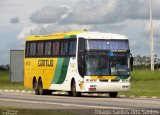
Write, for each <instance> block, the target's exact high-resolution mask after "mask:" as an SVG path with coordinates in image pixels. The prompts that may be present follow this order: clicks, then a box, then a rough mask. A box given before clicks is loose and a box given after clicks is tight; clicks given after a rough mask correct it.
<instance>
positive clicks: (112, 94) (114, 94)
mask: <svg viewBox="0 0 160 115" xmlns="http://www.w3.org/2000/svg"><path fill="white" fill-rule="evenodd" d="M117 95H118V92H109V97H113V98H116V97H117Z"/></svg>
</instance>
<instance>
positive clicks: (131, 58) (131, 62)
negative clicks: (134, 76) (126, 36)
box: [130, 56, 133, 71]
mask: <svg viewBox="0 0 160 115" xmlns="http://www.w3.org/2000/svg"><path fill="white" fill-rule="evenodd" d="M130 68H131V71H133V57H132V56H131V57H130Z"/></svg>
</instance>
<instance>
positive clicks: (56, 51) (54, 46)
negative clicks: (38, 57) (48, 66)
mask: <svg viewBox="0 0 160 115" xmlns="http://www.w3.org/2000/svg"><path fill="white" fill-rule="evenodd" d="M59 46H60V42H59V41H56V42H53V43H52V55H59V50H60V47H59Z"/></svg>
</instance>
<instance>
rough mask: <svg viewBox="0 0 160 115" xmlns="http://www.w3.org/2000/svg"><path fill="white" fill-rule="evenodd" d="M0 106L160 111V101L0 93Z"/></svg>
mask: <svg viewBox="0 0 160 115" xmlns="http://www.w3.org/2000/svg"><path fill="white" fill-rule="evenodd" d="M0 106H11V107H18V108H25V109H160V99H152V98H151V99H150V98H126V97H118V98H109V97H107V96H89V95H82V96H81V97H70V96H67V95H65V94H64V95H55V94H53V95H50V96H41V95H34V94H23V93H5V92H0Z"/></svg>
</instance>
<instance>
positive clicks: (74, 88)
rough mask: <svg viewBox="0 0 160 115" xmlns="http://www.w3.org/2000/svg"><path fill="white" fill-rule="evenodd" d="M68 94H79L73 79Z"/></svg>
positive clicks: (76, 95)
mask: <svg viewBox="0 0 160 115" xmlns="http://www.w3.org/2000/svg"><path fill="white" fill-rule="evenodd" d="M69 95H71V96H73V97H78V96H81V93H80V92H77V91H76V83H75V81H73V82H72V84H71V92H69Z"/></svg>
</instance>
